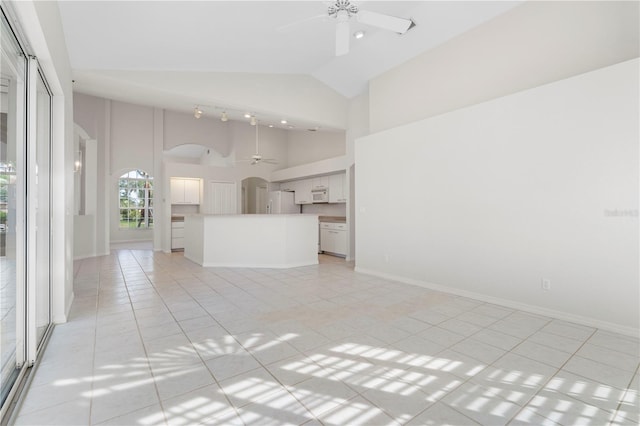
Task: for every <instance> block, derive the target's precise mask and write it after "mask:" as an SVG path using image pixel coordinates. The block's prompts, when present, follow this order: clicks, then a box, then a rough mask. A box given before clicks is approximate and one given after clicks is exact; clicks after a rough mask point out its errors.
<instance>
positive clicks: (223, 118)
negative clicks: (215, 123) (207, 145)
mask: <svg viewBox="0 0 640 426" xmlns="http://www.w3.org/2000/svg"><path fill="white" fill-rule="evenodd" d="M228 120H229V117H227V111H224V112H223V113H222V116H220V121H228Z"/></svg>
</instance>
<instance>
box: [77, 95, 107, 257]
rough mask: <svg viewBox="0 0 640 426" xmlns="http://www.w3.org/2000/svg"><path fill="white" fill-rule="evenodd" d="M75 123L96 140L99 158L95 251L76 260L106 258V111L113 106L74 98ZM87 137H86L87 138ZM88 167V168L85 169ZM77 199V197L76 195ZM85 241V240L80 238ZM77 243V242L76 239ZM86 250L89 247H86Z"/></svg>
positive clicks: (84, 97)
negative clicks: (96, 256) (94, 256)
mask: <svg viewBox="0 0 640 426" xmlns="http://www.w3.org/2000/svg"><path fill="white" fill-rule="evenodd" d="M73 103H74V111H73V120H74V122H75V123H76V125H77V126H78V127H80V129H79V131H80V132H81V133H82V134H83V136H85V137H86V139H91V140H95V143H96V157H97V165H96V167H97V170H96V180H97V190H96V194H95V196H96V206H95V219H94V221H93V222H91V223H93V226H94V227H95V238H96V240H95V244H94V245H91V247H92V250H95V251H90V252H86V251H85V250H76V251H75V253H76V256H78V257H85V256H88V255H98V256H99V255H104V254H108V253H109V239H110V237H109V228H110V225H109V216H108V214H107V212H108V206H109V205H110V204H111V200H110V197H109V192H108V191H107V190H105V182H104V176H106V175H107V173H108V171H109V170H110V161H109V157H110V148H109V145H108V140H107V137H108V135H109V134H110V132H109V131H108V129H107V126H108V125H107V122H108V121H110V120H107V111H109V112H110V110H111V107H110V103H109V102H107V100H106V99H101V98H96V97H93V96H87V95H83V94H81V93H74V94H73ZM85 134H86V135H85ZM85 167H87V166H86V165H85ZM76 196H78V195H77V194H76ZM77 223H83V224H85V225H86V223H87V221H82V222H79V221H77ZM80 238H82V237H80ZM76 240H77V239H76ZM84 247H87V246H86V245H85V246H84Z"/></svg>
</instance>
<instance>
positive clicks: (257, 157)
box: [238, 123, 278, 166]
mask: <svg viewBox="0 0 640 426" xmlns="http://www.w3.org/2000/svg"><path fill="white" fill-rule="evenodd" d="M258 127H260V126H259V125H258V123H256V124H255V128H256V153H255V154H253V155H252V156H251V157H249V158H247V159H244V160H239V161H238V162H248V163H249V164H250V165H252V166H255V165H256V164H259V163H267V164H278V161H277V160H276V159H275V158H264V157H263V156H262V155H260V151H259V150H258Z"/></svg>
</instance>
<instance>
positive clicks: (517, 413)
mask: <svg viewBox="0 0 640 426" xmlns="http://www.w3.org/2000/svg"><path fill="white" fill-rule="evenodd" d="M551 321H553V319H552V320H551ZM547 324H548V323H547ZM597 331H598V329H597V328H596V329H594V330H593V331H592V332H591V334H590V335H589V337H587V338H586V339H585V340H584V342H582V344H581V345H580V346H579V347H578V348H577V349H576V350H575V351H574V352H573V353H572V354H571V356H570V357H569V358H567V360H566V361H565V362H564V363H563V364H562V365H561V366H560V367H556V372H555V373H554V374H553V375H552V376H551V377H549V379H548V380H547V381H546V382H544V383H543V384H542V386H540V388H539V389H538V390H537V391H536V393H535V394H534V395H533V396H532V397H531V398H529V399H528V400H527V401H526V402H525V403H524V404H523V405H522V408H521V409H520V410H518V411H517V412H516V413H515V414H514V415H513V417H511V419H509V421H508V422H507V424H508V423H511V422H512V421H514V420H515V418H516V417H518V415H519V414H520V413H522V411H523V410H524V409H525V408H526V407H527V405H528V404H529V403H530V402H531V401H533V399H534V398H535V397H536V396H537V395H538V393H540V390H542V389H544V388H545V387H546V386H547V385H548V384H549V383H550V382H551V381H552V380H553V379H554V378H555V377H556V376H557V375H558V373H559V372H560V371H562V369H563V368H564V366H565V365H567V364H568V363H569V361H571V359H572V358H573V357H574V356H576V354H577V353H578V351H580V349H582V347H583V346H584V345H586V344H587V342H588V341H589V339H591V338H592V337H593V335H594V334H596V332H597ZM538 362H539V361H538ZM580 377H582V376H580ZM558 393H560V394H562V395H564V393H561V392H558ZM565 396H567V397H570V396H569V395H565ZM572 399H575V398H572ZM588 405H591V404H588ZM598 409H599V408H598ZM536 414H537V415H538V416H541V417H544V418H545V419H548V420H551V421H552V422H555V420H553V419H549V418H548V417H547V416H545V415H542V414H538V413H536ZM556 423H557V422H556Z"/></svg>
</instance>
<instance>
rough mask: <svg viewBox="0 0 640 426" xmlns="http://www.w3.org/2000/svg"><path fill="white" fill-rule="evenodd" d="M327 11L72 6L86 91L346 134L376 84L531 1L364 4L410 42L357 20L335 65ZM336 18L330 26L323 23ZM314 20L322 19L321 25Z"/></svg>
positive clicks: (256, 4)
mask: <svg viewBox="0 0 640 426" xmlns="http://www.w3.org/2000/svg"><path fill="white" fill-rule="evenodd" d="M331 3H332V2H327V1H242V0H240V1H238V0H234V1H193V2H191V1H62V2H60V3H59V8H60V14H61V18H62V22H63V28H64V33H65V37H66V41H67V48H68V51H69V56H70V60H71V66H72V68H73V70H74V78H75V80H76V83H75V86H74V87H75V90H77V91H79V92H83V93H87V94H92V95H96V96H102V97H106V98H111V99H117V100H122V101H127V102H132V103H139V104H147V105H153V106H157V107H160V108H166V109H173V110H184V111H188V110H191V109H193V108H194V106H195V105H200V106H201V108H202V109H203V110H204V112H205V114H216V115H219V114H221V113H222V111H225V110H226V111H227V112H228V114H229V116H230V118H232V119H236V118H237V119H240V118H241V115H242V114H243V113H244V112H246V111H249V112H251V113H254V114H256V116H257V117H258V118H259V119H260V120H261V121H263V122H265V123H267V122H273V123H275V124H276V125H278V126H280V124H279V121H280V119H282V118H286V119H288V120H289V122H290V124H291V123H293V124H295V125H297V126H299V127H309V126H321V127H325V128H345V126H346V121H345V120H346V117H345V116H346V108H347V103H348V100H349V99H350V98H353V97H355V96H357V95H359V94H360V93H362V92H363V91H365V90H366V88H367V83H368V81H369V80H370V79H371V78H373V77H375V76H377V75H380V74H381V73H384V72H385V71H387V70H389V69H391V68H393V67H395V66H397V65H399V64H401V63H403V62H405V61H407V60H408V59H410V58H412V57H415V56H416V55H419V54H421V53H423V52H425V51H427V50H429V49H432V48H434V47H437V46H439V45H441V44H443V43H445V42H446V41H448V40H450V39H452V38H454V37H456V36H458V35H460V34H462V33H464V32H466V31H468V30H470V29H472V28H474V27H476V26H478V25H481V24H482V23H484V22H487V21H488V20H491V19H492V18H494V17H496V16H498V15H500V14H502V13H504V12H506V11H508V10H509V9H511V8H513V7H515V6H517V5H518V4H520V3H521V2H520V1H513V2H511V1H494V2H485V1H442V2H438V1H355V2H353V3H355V4H356V5H357V6H358V7H359V8H360V9H361V10H367V11H372V12H378V13H384V14H388V15H392V16H398V17H403V18H409V19H412V20H413V21H414V22H415V24H416V26H415V27H414V28H412V29H411V30H409V31H408V32H407V33H406V34H404V35H399V34H397V33H394V32H391V31H388V30H383V29H379V28H375V27H371V26H366V25H364V24H361V23H358V22H357V20H356V19H351V20H350V32H351V33H354V32H356V31H358V30H362V31H364V32H365V37H364V38H362V39H359V40H357V39H355V38H351V41H350V51H349V53H348V54H347V55H344V56H336V55H335V32H336V22H335V19H334V18H330V17H328V16H326V15H327V7H328V5H330V4H331ZM323 16H324V17H323ZM309 18H311V19H309Z"/></svg>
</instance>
